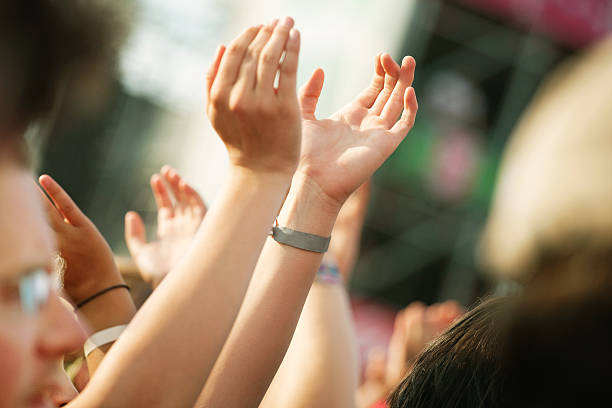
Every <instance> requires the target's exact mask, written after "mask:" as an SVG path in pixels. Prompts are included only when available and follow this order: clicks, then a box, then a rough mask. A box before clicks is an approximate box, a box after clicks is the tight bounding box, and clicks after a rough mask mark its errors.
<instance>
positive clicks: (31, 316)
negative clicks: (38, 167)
mask: <svg viewBox="0 0 612 408" xmlns="http://www.w3.org/2000/svg"><path fill="white" fill-rule="evenodd" d="M108 3H109V2H108V1H106V0H105V1H98V0H87V1H85V0H62V1H56V0H3V1H1V2H0V197H2V199H1V200H0V408H5V407H6V408H9V407H10V408H20V407H34V406H35V407H40V406H44V407H46V406H53V402H54V396H55V397H57V395H58V392H59V391H58V390H62V389H64V388H65V387H63V386H62V383H65V381H64V378H63V377H62V376H58V372H59V371H58V361H61V358H62V357H63V355H64V354H65V353H67V352H70V351H73V350H74V349H76V348H78V347H80V346H82V343H83V341H84V332H83V330H82V328H81V327H80V325H79V324H78V322H77V321H76V319H75V318H74V316H73V315H72V314H71V313H70V312H69V311H68V310H66V308H65V307H64V306H63V305H62V304H61V303H60V298H59V296H58V294H57V292H56V290H55V289H53V288H50V289H49V287H50V286H51V285H50V283H49V282H50V280H49V279H48V275H49V274H50V273H51V271H52V269H53V268H52V259H53V258H52V257H53V254H54V252H55V242H54V237H53V234H52V232H51V230H50V229H49V227H48V226H47V222H46V219H45V214H44V211H43V207H42V202H41V197H42V196H41V195H40V193H39V192H38V191H37V187H36V184H35V182H34V181H33V177H32V176H31V174H30V173H29V172H28V170H27V165H26V161H27V155H26V153H24V148H23V145H24V142H23V134H24V132H25V130H26V129H27V128H28V127H29V126H30V125H31V124H32V123H33V122H36V121H38V120H41V119H44V118H45V117H46V116H47V115H48V114H49V113H50V112H51V110H52V108H53V106H54V104H55V103H56V102H57V100H58V92H59V90H60V88H62V84H63V83H65V81H66V80H67V79H69V78H71V77H73V76H74V75H79V74H80V73H81V72H82V71H83V69H84V67H87V66H90V65H91V63H94V62H96V61H98V60H99V58H102V59H104V58H106V57H108V56H110V55H112V51H113V50H114V49H115V44H116V41H114V40H113V39H116V38H118V37H117V36H116V32H122V30H121V27H118V28H119V29H118V30H115V28H116V27H115V26H114V17H115V14H114V10H115V9H114V8H112V7H111V8H108ZM60 399H61V397H60ZM58 401H59V400H57V399H56V400H55V402H58Z"/></svg>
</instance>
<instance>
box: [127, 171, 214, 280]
mask: <svg viewBox="0 0 612 408" xmlns="http://www.w3.org/2000/svg"><path fill="white" fill-rule="evenodd" d="M166 186H169V187H170V190H171V191H172V193H171V194H170V192H169V191H168V188H167V187H166ZM151 190H152V191H153V196H154V197H155V202H156V204H157V239H156V240H154V241H151V242H147V238H146V232H145V225H144V223H143V222H142V218H141V217H140V216H139V215H138V214H137V213H136V212H134V211H130V212H128V213H127V214H126V215H125V241H126V243H127V246H128V250H129V251H130V255H131V256H132V259H133V260H134V262H135V263H136V266H138V270H139V271H140V274H141V275H142V278H143V279H144V280H145V281H147V282H149V283H151V284H152V285H153V287H156V286H157V285H158V284H159V283H160V282H161V281H162V279H163V278H164V277H165V276H166V274H167V273H168V272H169V271H170V269H172V267H173V266H174V265H176V263H177V262H178V260H179V259H180V258H181V257H182V256H183V255H184V254H185V252H187V249H188V248H189V245H190V244H191V241H192V239H193V236H194V235H195V233H196V231H197V230H198V227H199V226H200V224H201V222H202V220H203V219H204V215H205V214H206V206H205V205H204V202H203V201H202V198H201V197H200V195H199V194H198V193H197V192H196V191H195V190H194V189H193V188H192V187H191V186H190V185H189V184H187V182H185V180H183V179H182V178H181V176H180V175H179V174H178V172H177V171H176V170H175V169H173V168H172V167H170V166H164V167H162V169H161V174H154V175H153V176H152V177H151ZM171 195H172V196H171ZM172 197H174V200H173V199H172Z"/></svg>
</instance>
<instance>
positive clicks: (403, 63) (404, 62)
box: [402, 56, 408, 65]
mask: <svg viewBox="0 0 612 408" xmlns="http://www.w3.org/2000/svg"><path fill="white" fill-rule="evenodd" d="M407 63H408V56H406V57H404V59H402V65H406V64H407Z"/></svg>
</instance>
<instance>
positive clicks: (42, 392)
mask: <svg viewBox="0 0 612 408" xmlns="http://www.w3.org/2000/svg"><path fill="white" fill-rule="evenodd" d="M0 193H2V194H3V197H7V198H8V197H10V199H6V200H2V202H1V203H0V225H2V232H3V233H2V234H0V285H1V287H2V292H3V296H2V299H1V303H0V361H1V362H2V364H1V367H2V369H1V370H0V383H2V392H1V393H0V407H3V408H4V407H7V408H9V407H10V408H15V407H51V406H54V405H53V396H54V395H55V393H56V391H57V390H58V389H60V388H61V384H60V383H61V381H62V379H61V377H60V378H58V375H57V374H58V366H57V364H58V361H60V359H61V358H62V356H63V355H64V354H65V353H67V352H69V351H72V350H75V349H77V348H78V347H80V346H81V345H82V344H83V341H84V339H85V333H84V331H83V329H82V327H81V326H80V324H79V323H78V322H77V321H76V320H75V319H74V318H73V317H72V316H71V314H70V312H69V311H68V310H67V309H66V308H65V307H64V306H63V305H62V303H61V300H60V298H59V295H58V294H57V292H56V291H52V293H51V296H50V298H49V300H48V302H47V303H46V304H45V305H44V306H43V308H42V310H41V311H40V313H39V314H38V315H36V316H29V315H26V314H24V313H23V311H22V310H21V307H20V305H19V296H18V294H17V293H16V292H15V290H14V289H15V287H14V284H15V281H16V279H18V277H19V276H20V275H21V274H24V273H27V272H28V271H30V270H32V269H33V268H45V269H46V270H49V271H51V270H52V265H51V259H52V255H53V253H54V251H55V240H54V236H53V234H52V232H51V231H50V229H49V228H48V227H47V224H46V219H45V213H44V211H43V206H42V205H41V204H42V203H41V200H40V195H39V193H38V192H37V191H36V185H35V183H33V181H32V178H31V176H30V174H28V172H27V171H26V170H25V169H23V167H22V166H21V165H20V164H18V163H15V162H13V161H12V160H11V159H9V158H7V157H6V156H5V157H4V158H3V159H2V160H1V161H0Z"/></svg>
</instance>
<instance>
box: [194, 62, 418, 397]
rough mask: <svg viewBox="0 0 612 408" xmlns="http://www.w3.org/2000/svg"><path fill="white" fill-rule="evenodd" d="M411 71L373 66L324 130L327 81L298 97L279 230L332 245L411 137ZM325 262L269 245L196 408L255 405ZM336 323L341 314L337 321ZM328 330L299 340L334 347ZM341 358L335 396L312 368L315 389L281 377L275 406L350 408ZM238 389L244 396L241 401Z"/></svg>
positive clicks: (348, 369)
mask: <svg viewBox="0 0 612 408" xmlns="http://www.w3.org/2000/svg"><path fill="white" fill-rule="evenodd" d="M414 67H415V63H414V59H412V58H410V57H406V58H405V59H404V61H403V63H402V67H401V68H400V67H399V66H398V65H397V64H396V63H395V62H394V61H393V59H392V58H391V57H390V56H389V55H388V54H383V55H380V56H377V58H376V65H375V75H374V78H373V80H372V83H371V84H370V86H369V87H367V88H366V89H365V90H364V91H363V92H362V93H361V94H360V95H359V96H358V97H357V98H355V100H353V101H352V102H351V103H349V104H348V105H347V106H346V107H345V108H343V109H341V110H340V111H339V112H338V113H336V114H334V115H333V116H332V117H330V118H329V119H321V120H319V119H317V118H316V117H315V109H316V104H317V101H318V98H319V95H320V93H321V90H322V87H323V71H322V70H320V69H319V70H316V71H315V72H314V73H313V75H312V76H311V78H310V80H309V81H308V82H307V83H306V85H305V86H304V87H303V88H302V91H301V93H300V100H301V111H302V129H303V138H302V146H301V155H300V160H299V164H298V167H297V170H296V173H295V175H294V176H293V180H292V184H291V189H290V191H289V194H288V196H287V199H286V200H285V203H284V205H283V207H282V210H281V212H280V214H279V216H278V218H277V219H278V222H279V224H280V225H282V226H286V227H289V228H291V229H295V230H298V231H303V232H308V233H311V234H316V235H320V236H329V235H330V233H331V232H332V228H333V226H334V222H335V220H336V218H337V216H338V213H339V211H340V209H341V207H342V205H343V204H344V202H345V201H346V199H347V198H348V197H349V196H350V194H351V193H352V192H353V191H354V190H356V189H357V188H358V187H359V186H361V185H362V184H363V183H364V182H365V181H366V180H367V179H368V178H369V177H370V176H371V175H372V173H373V172H374V171H375V170H376V169H377V168H378V167H379V166H380V165H381V164H382V163H383V162H384V160H385V159H386V158H387V157H388V156H389V155H390V154H391V153H392V152H393V151H394V150H395V148H396V147H397V146H398V145H399V143H400V142H401V141H402V140H403V138H404V137H405V136H406V134H407V133H408V131H409V130H410V128H411V127H412V125H413V123H414V117H415V115H416V111H417V102H416V96H415V94H414V90H413V89H412V88H411V87H410V84H411V83H412V79H413V77H414ZM400 115H401V117H400ZM398 117H400V120H399V121H398V120H397V118H398ZM321 260H322V254H319V253H315V252H309V251H303V250H300V249H297V248H294V247H290V246H287V245H282V244H280V243H278V242H276V241H274V240H273V239H268V240H267V242H266V245H265V246H264V248H263V251H262V253H261V256H260V258H259V261H258V263H257V268H256V270H255V272H254V275H253V279H252V281H251V285H250V286H249V290H248V293H247V295H246V298H245V300H244V303H243V306H242V308H241V310H240V314H239V316H238V318H237V320H236V323H235V324H234V327H233V329H232V332H231V334H230V337H229V339H228V340H227V342H226V343H225V346H224V348H223V351H222V353H221V355H220V356H219V359H218V360H217V363H216V364H215V367H214V369H213V372H212V374H211V376H210V378H209V380H208V382H207V383H206V386H205V388H204V390H203V392H202V394H201V395H200V398H199V400H198V403H197V404H196V406H197V407H208V406H224V407H241V406H245V405H246V406H254V405H257V404H259V402H260V401H261V400H262V398H263V396H264V394H265V392H266V390H267V389H268V387H269V385H270V383H271V382H272V379H273V376H274V373H275V372H276V370H277V369H278V367H279V366H280V364H281V361H282V358H283V356H284V354H285V352H286V351H287V348H288V346H289V343H290V342H291V338H292V335H293V331H294V330H295V327H296V325H297V323H298V319H299V316H300V310H301V309H302V307H303V305H304V302H305V301H306V296H307V295H308V293H309V290H310V287H311V285H312V282H313V279H314V276H315V273H316V271H317V268H318V266H319V265H320V263H321ZM289 271H290V273H288V272H289ZM339 296H340V298H339V299H336V300H335V301H332V302H330V303H328V306H332V308H331V310H333V311H334V312H338V311H341V310H343V306H342V303H343V301H344V300H343V299H342V298H341V296H342V294H339ZM323 298H325V296H323ZM340 315H342V313H341V312H338V314H337V315H335V316H340ZM311 327H313V326H311ZM325 328H326V327H317V329H315V330H312V331H310V330H306V331H304V332H303V333H305V336H312V337H313V342H318V343H319V345H321V347H320V348H319V350H325V349H326V347H328V346H329V345H330V343H327V340H326V339H325V336H326V335H325V334H321V333H324V330H321V329H325ZM347 331H350V325H348V324H347V325H344V326H343V328H342V329H339V332H342V333H347ZM334 333H335V332H334ZM330 337H331V336H330ZM342 338H343V339H345V338H346V337H344V335H343V337H342ZM309 344H313V343H309ZM336 350H339V352H340V354H339V355H341V356H342V357H346V358H344V361H345V362H347V363H346V364H340V365H339V366H337V367H340V368H338V370H337V371H335V372H334V374H332V376H331V377H326V380H327V379H328V378H330V379H331V380H330V382H329V384H330V387H333V386H337V387H338V388H336V389H335V390H333V392H326V391H329V390H328V389H326V388H324V383H325V382H322V381H316V379H317V378H318V379H321V373H322V372H324V368H325V367H328V366H326V365H325V364H316V363H315V364H313V365H311V366H310V367H308V369H307V370H305V372H307V373H308V375H307V378H308V379H309V380H312V381H311V382H310V383H308V382H306V383H305V382H303V381H299V379H303V378H304V377H302V376H295V377H296V378H298V379H296V380H291V379H290V378H289V377H291V375H287V376H283V377H285V378H289V381H288V382H284V383H283V386H281V387H278V388H281V389H282V390H283V392H284V393H283V396H282V397H280V399H279V400H278V401H282V402H280V403H279V402H278V401H274V402H272V403H271V404H269V405H271V406H350V405H351V404H352V400H353V398H354V397H353V394H354V389H355V387H356V380H354V378H356V375H355V374H354V372H355V365H354V364H352V362H353V361H354V359H353V357H352V356H351V352H350V347H344V348H336ZM301 358H302V359H303V354H302V355H301ZM313 360H314V359H313ZM338 360H341V358H338ZM338 360H334V361H338ZM302 368H303V367H302ZM295 372H296V371H293V373H295ZM244 373H249V375H244ZM326 374H327V373H326ZM236 389H240V390H241V393H236V392H235V390H236ZM317 391H322V392H317ZM277 395H278V394H277ZM317 397H319V398H317ZM286 404H289V405H286Z"/></svg>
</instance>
